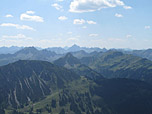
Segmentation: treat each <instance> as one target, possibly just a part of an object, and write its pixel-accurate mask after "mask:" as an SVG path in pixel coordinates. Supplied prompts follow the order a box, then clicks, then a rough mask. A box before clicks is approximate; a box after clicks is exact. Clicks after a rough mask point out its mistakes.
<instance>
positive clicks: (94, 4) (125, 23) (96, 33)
mask: <svg viewBox="0 0 152 114" xmlns="http://www.w3.org/2000/svg"><path fill="white" fill-rule="evenodd" d="M151 6H152V1H151V0H145V1H142V0H1V1H0V46H7V47H9V46H12V45H13V46H38V47H43V48H46V47H58V46H60V47H64V46H71V45H73V44H77V45H80V46H86V47H101V48H104V47H105V48H132V49H147V48H152V21H151V20H152V13H151V11H152V7H151Z"/></svg>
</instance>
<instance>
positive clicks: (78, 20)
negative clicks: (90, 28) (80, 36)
mask: <svg viewBox="0 0 152 114" xmlns="http://www.w3.org/2000/svg"><path fill="white" fill-rule="evenodd" d="M84 23H85V20H84V19H74V21H73V24H78V25H81V24H84Z"/></svg>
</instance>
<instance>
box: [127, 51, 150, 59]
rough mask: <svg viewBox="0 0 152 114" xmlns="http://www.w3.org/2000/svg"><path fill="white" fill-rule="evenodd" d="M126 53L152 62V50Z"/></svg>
mask: <svg viewBox="0 0 152 114" xmlns="http://www.w3.org/2000/svg"><path fill="white" fill-rule="evenodd" d="M124 53H127V54H132V55H135V56H139V57H142V58H146V59H149V60H151V61H152V49H147V50H133V51H125V52H124Z"/></svg>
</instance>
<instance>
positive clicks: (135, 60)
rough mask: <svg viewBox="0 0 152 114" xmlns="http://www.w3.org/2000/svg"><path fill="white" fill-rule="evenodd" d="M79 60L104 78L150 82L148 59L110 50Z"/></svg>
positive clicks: (151, 67) (150, 66)
mask: <svg viewBox="0 0 152 114" xmlns="http://www.w3.org/2000/svg"><path fill="white" fill-rule="evenodd" d="M80 61H81V63H83V64H85V65H87V66H89V67H90V68H92V69H93V70H95V71H97V72H99V73H101V74H103V75H104V76H105V77H106V78H131V79H138V80H143V81H146V82H149V83H152V61H150V60H148V59H144V58H141V57H137V56H134V55H131V54H130V55H129V54H123V53H122V52H119V51H113V50H110V51H107V52H105V53H102V54H101V55H97V56H93V57H84V58H82V59H81V60H80Z"/></svg>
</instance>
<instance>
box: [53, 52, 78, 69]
mask: <svg viewBox="0 0 152 114" xmlns="http://www.w3.org/2000/svg"><path fill="white" fill-rule="evenodd" d="M54 64H56V65H59V66H65V65H69V66H74V65H76V64H80V61H79V59H77V58H76V57H74V56H73V55H72V54H71V53H67V54H66V55H65V56H64V57H62V58H60V59H58V60H56V61H54Z"/></svg>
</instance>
